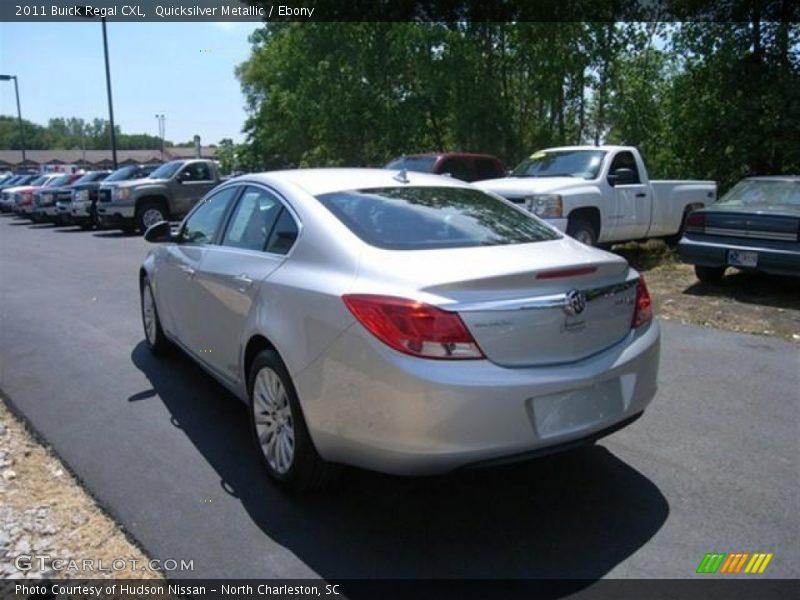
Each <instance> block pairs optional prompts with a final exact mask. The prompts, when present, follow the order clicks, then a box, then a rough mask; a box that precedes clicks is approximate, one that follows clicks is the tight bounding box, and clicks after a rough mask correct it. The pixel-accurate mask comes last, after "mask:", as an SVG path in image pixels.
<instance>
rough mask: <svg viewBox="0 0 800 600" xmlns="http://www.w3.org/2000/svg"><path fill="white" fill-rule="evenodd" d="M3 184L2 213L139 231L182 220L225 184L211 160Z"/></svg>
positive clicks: (0, 191)
mask: <svg viewBox="0 0 800 600" xmlns="http://www.w3.org/2000/svg"><path fill="white" fill-rule="evenodd" d="M7 180H8V181H7V185H3V184H2V183H1V182H0V194H1V195H0V210H2V211H4V212H14V213H17V214H18V215H20V216H23V217H26V218H29V219H31V220H32V221H34V222H52V223H57V224H75V225H79V226H80V227H82V228H85V229H90V228H92V227H98V228H99V227H118V228H120V229H122V230H124V231H131V232H132V231H134V230H137V229H138V230H139V231H141V232H142V233H143V232H144V231H145V229H147V227H148V226H150V225H152V224H153V223H156V222H158V221H161V220H167V219H178V218H180V217H182V216H183V215H185V214H186V213H187V212H188V211H189V209H191V207H192V206H194V204H195V203H196V202H197V201H198V200H200V198H202V197H203V195H205V194H206V192H208V191H209V190H210V189H211V188H213V187H214V186H216V185H217V184H218V183H219V182H220V177H219V173H218V170H217V165H216V163H215V162H214V161H212V160H205V159H192V160H175V161H171V162H168V163H165V164H163V165H145V166H138V165H136V166H125V167H122V168H120V169H117V170H116V171H113V172H111V171H89V172H86V173H82V174H65V173H52V174H46V175H39V176H34V175H24V176H23V175H19V176H15V177H10V178H7Z"/></svg>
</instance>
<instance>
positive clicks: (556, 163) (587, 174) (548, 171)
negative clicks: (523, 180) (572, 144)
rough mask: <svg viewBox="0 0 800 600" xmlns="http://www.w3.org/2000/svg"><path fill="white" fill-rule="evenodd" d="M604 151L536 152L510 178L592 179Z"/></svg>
mask: <svg viewBox="0 0 800 600" xmlns="http://www.w3.org/2000/svg"><path fill="white" fill-rule="evenodd" d="M605 155H606V153H605V150H555V151H550V152H537V153H536V154H534V155H533V156H531V157H530V158H526V159H525V160H523V161H522V162H521V163H520V164H519V165H517V167H516V168H515V169H514V170H513V171H511V176H512V177H581V178H583V179H594V178H595V177H597V173H598V171H600V165H602V164H603V157H604V156H605Z"/></svg>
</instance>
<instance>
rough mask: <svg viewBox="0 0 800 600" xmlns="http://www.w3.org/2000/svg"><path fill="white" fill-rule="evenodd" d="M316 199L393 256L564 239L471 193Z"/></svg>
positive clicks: (400, 191)
mask: <svg viewBox="0 0 800 600" xmlns="http://www.w3.org/2000/svg"><path fill="white" fill-rule="evenodd" d="M317 199H318V200H319V201H320V202H321V203H322V204H323V206H325V208H327V209H328V210H330V211H331V212H332V213H333V214H334V215H336V217H337V218H338V219H339V220H340V221H341V222H342V223H344V224H345V225H346V226H347V227H348V228H349V229H350V230H351V231H352V232H353V233H354V234H356V235H357V236H358V237H359V238H361V239H362V240H364V241H365V242H366V243H368V244H370V245H372V246H376V247H378V248H386V249H389V250H429V249H436V248H466V247H471V246H500V245H505V244H528V243H531V242H541V241H545V240H554V239H558V237H559V234H558V233H556V232H555V231H553V230H552V229H551V228H550V227H548V226H547V225H545V224H544V223H542V222H541V221H539V220H538V219H536V218H535V217H534V216H533V215H531V214H529V213H527V212H524V211H522V210H519V209H516V208H514V207H512V206H509V205H508V204H506V203H504V202H503V201H501V200H498V199H496V198H493V197H492V196H489V195H488V194H486V193H484V192H481V191H480V190H474V189H468V188H452V187H392V188H375V189H368V190H351V191H346V192H334V193H331V194H323V195H321V196H317Z"/></svg>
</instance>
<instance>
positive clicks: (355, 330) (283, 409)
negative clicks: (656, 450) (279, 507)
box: [142, 170, 660, 487]
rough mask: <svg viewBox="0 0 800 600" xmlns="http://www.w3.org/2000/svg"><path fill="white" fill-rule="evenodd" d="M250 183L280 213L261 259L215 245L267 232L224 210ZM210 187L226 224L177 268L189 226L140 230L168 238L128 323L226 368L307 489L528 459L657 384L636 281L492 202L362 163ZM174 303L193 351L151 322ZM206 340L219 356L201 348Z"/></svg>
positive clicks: (600, 428)
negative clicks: (287, 222)
mask: <svg viewBox="0 0 800 600" xmlns="http://www.w3.org/2000/svg"><path fill="white" fill-rule="evenodd" d="M235 186H240V187H241V188H242V190H240V191H237V190H234V189H229V188H231V187H235ZM261 186H263V188H262V187H261ZM252 189H256V190H257V189H261V190H262V191H261V192H260V193H262V194H270V195H273V196H274V197H275V200H274V201H275V202H278V203H279V204H283V205H284V210H286V211H287V212H288V214H290V215H291V217H292V220H293V221H294V222H295V229H294V233H293V234H291V235H289V237H288V238H287V237H285V239H284V242H283V243H282V245H280V246H277V247H280V248H281V249H282V251H281V256H279V257H276V256H275V255H274V254H275V253H274V252H273V253H271V252H270V250H269V249H270V247H271V245H272V244H273V242H272V241H270V240H268V239H265V240H264V241H263V243H262V242H260V241H256V242H248V244H255V245H251V246H250V247H249V248H250V249H249V250H248V251H247V252H245V253H244V254H245V256H243V250H242V247H241V246H238V247H237V242H235V241H234V242H226V240H229V239H230V238H234V239H235V238H236V237H237V235H238V236H242V237H243V236H245V235H246V232H248V231H253V232H256V233H257V232H258V231H261V232H263V231H265V230H268V231H269V230H271V231H273V234H269V235H274V231H275V226H272V228H271V229H270V227H269V226H267V227H266V228H265V227H263V226H261V227H250V225H249V223H250V222H252V221H253V219H255V220H256V224H258V223H260V220H262V219H267V221H268V222H269V219H270V218H271V217H268V216H264V215H266V214H267V212H266V211H267V210H272V209H271V208H270V209H267V208H265V209H263V211H265V212H264V215H262V214H261V213H259V212H258V211H256V210H255V209H253V208H250V207H246V208H245V209H243V208H242V203H243V202H248V200H247V198H248V197H249V196H248V194H252V193H254V192H251V191H250V190H252ZM226 193H227V194H228V195H230V196H231V197H232V198H233V199H231V200H228V201H227V202H230V203H231V205H232V206H233V208H230V207H227V208H225V209H224V210H223V209H220V208H218V209H217V212H218V213H219V214H220V215H224V214H231V215H232V216H230V217H225V218H223V217H222V216H221V217H219V218H220V225H219V226H215V227H217V228H216V229H213V231H214V232H215V233H214V235H213V237H212V238H209V240H208V241H204V242H203V244H202V245H203V247H204V249H203V252H204V255H203V256H202V257H201V258H199V259H196V258H191V260H192V261H195V262H193V263H191V264H189V263H187V264H186V265H183V264H177V265H176V263H175V261H176V260H180V256H181V252H183V253H185V255H186V256H191V257H196V256H200V255H195V254H194V253H195V252H196V250H195V249H194V248H186V249H183V250H181V246H183V245H192V244H193V242H192V239H193V238H192V234H191V231H189V234H186V235H187V236H188V237H185V238H183V239H182V238H181V235H182V234H180V233H179V234H178V236H177V238H174V237H173V236H172V235H171V234H169V233H168V228H167V227H166V224H164V226H163V227H162V229H163V230H164V232H162V233H163V236H162V238H161V239H156V238H157V236H156V235H154V234H150V235H148V236H147V237H148V238H149V239H150V240H151V241H167V242H169V243H168V244H166V245H165V246H163V247H161V248H159V249H157V251H156V252H155V253H154V254H151V257H150V258H148V261H149V264H148V262H146V263H145V269H144V271H143V275H142V277H143V279H142V281H143V285H142V290H143V292H142V293H143V300H142V303H143V304H142V305H143V314H144V315H145V330H146V332H147V336H148V343H149V344H150V345H151V347H152V346H156V347H158V345H159V342H161V341H163V339H162V338H169V339H171V340H172V341H177V342H178V343H179V345H181V346H182V347H184V349H187V350H188V351H189V353H190V354H192V355H193V356H194V358H195V359H196V360H197V361H198V362H199V363H200V364H204V365H205V366H207V368H208V370H209V372H210V373H212V374H215V375H217V377H218V378H220V379H221V380H223V382H224V383H225V381H224V380H225V379H226V378H227V377H225V376H223V377H220V375H221V373H222V370H224V369H227V370H228V377H230V378H231V379H230V380H229V381H228V382H227V383H228V385H229V387H230V388H231V389H232V390H234V391H235V392H237V394H238V395H239V396H240V397H241V398H242V400H245V401H246V402H248V404H249V406H250V409H251V410H250V416H251V420H252V428H253V434H254V440H255V442H256V446H257V447H258V448H259V449H260V451H261V453H262V456H263V458H264V461H265V465H266V467H267V471H268V472H269V474H270V475H271V476H272V477H273V478H274V479H275V480H277V481H279V482H281V483H285V484H287V485H290V486H294V487H303V486H306V485H307V484H309V483H311V482H312V480H319V474H320V473H322V472H323V471H324V469H325V467H326V466H327V465H329V464H331V463H343V464H349V465H355V466H358V467H364V468H368V469H374V470H378V471H384V472H389V473H395V474H408V475H418V474H432V473H441V472H446V471H450V470H453V469H458V468H464V467H471V466H482V465H489V464H493V463H498V462H505V461H510V460H520V459H526V458H531V457H534V456H537V455H541V454H544V453H549V452H553V451H557V450H561V449H566V448H569V447H572V446H574V445H576V444H582V443H588V442H591V441H593V440H596V439H598V438H600V437H603V436H604V435H607V434H609V433H611V432H613V431H616V430H618V429H620V428H621V427H624V426H626V425H628V424H629V423H631V422H632V421H634V420H635V419H636V418H637V417H639V416H640V415H641V414H642V412H643V411H644V410H645V408H646V407H647V405H648V404H649V402H650V401H651V399H652V398H653V396H654V394H655V392H656V379H657V371H658V362H659V335H660V334H659V327H658V324H657V322H655V321H654V319H653V317H652V307H651V302H650V296H649V294H648V291H647V288H646V286H645V283H644V280H643V279H642V278H641V276H640V275H639V274H638V273H637V272H636V271H634V270H633V269H631V268H630V267H629V266H628V264H627V263H626V262H625V261H624V260H623V259H622V258H620V257H618V256H615V255H613V254H610V253H607V252H604V251H601V250H598V249H595V248H590V247H587V246H585V245H582V244H580V243H578V242H575V241H574V240H572V239H571V238H569V237H567V236H564V235H562V234H561V233H560V232H558V231H557V230H555V229H554V228H552V227H550V226H549V225H547V224H545V223H544V222H542V221H540V220H539V219H537V218H536V217H535V216H533V215H531V214H530V213H529V212H527V211H524V210H522V209H520V208H518V207H516V206H515V205H513V204H511V203H510V202H507V201H505V200H503V199H501V198H499V197H496V196H493V195H491V194H488V193H486V192H483V191H480V190H478V189H476V188H473V187H472V186H470V185H468V184H461V183H458V182H455V181H453V180H449V179H445V178H441V177H436V176H430V175H421V174H413V175H410V176H409V175H407V174H405V173H402V172H401V173H399V174H398V173H393V172H391V171H369V170H346V171H342V170H319V171H310V170H307V171H289V172H283V173H280V172H279V173H270V174H263V175H257V176H245V177H244V178H239V179H235V180H232V181H231V182H229V183H227V184H225V185H224V186H221V187H220V188H217V190H215V193H214V194H212V198H211V200H212V201H213V200H214V197H217V198H221V197H223V195H224V194H226ZM251 203H252V202H251ZM197 210H200V209H197ZM241 210H248V211H252V212H251V215H254V216H251V217H250V218H249V220H248V219H247V218H243V219H241V220H240V219H239V216H238V215H239V212H240V211H241ZM209 211H210V208H209ZM281 214H282V215H283V214H284V213H281ZM192 219H193V217H192V215H189V217H188V218H187V220H186V221H185V223H184V231H185V230H186V229H187V228H188V229H189V230H191V226H190V225H187V223H188V224H190V223H191V222H192ZM203 223H205V225H204V227H206V230H208V231H211V230H212V229H210V226H209V224H208V218H207V217H205V220H204V221H203ZM298 232H299V233H298ZM148 233H150V232H148ZM265 235H266V234H265ZM256 237H257V236H256ZM194 239H195V241H196V238H194ZM254 239H255V238H254ZM286 240H288V241H286ZM226 243H228V244H229V245H230V247H228V248H226ZM259 244H262V245H261V246H259ZM251 249H252V250H254V251H253V252H251V251H250V250H251ZM159 252H161V254H159ZM259 256H263V258H259ZM161 264H164V265H172V266H173V267H175V266H176V270H175V271H174V273H173V274H170V275H167V273H166V272H164V273H160V272H159V270H160V269H161V267H160V265H161ZM166 268H168V267H164V269H166ZM169 268H172V267H169ZM187 269H190V270H192V273H193V275H192V281H193V282H194V284H193V285H195V286H196V288H192V289H188V288H187V287H186V282H185V281H184V280H183V279H182V278H183V276H182V275H180V273H186V272H188V271H187ZM223 273H228V274H229V275H230V278H231V284H230V285H226V284H225V283H224V281H225V278H224V277H223ZM173 282H174V283H173ZM234 282H236V283H234ZM173 285H178V286H180V287H181V288H182V291H181V292H180V293H179V294H177V295H176V294H172V295H171V299H170V293H169V290H167V291H165V288H167V287H170V286H173ZM190 287H191V286H190ZM153 289H155V290H156V291H155V293H153V292H152V290H153ZM235 290H238V292H237V291H235ZM245 290H246V291H245ZM187 294H189V295H191V298H193V300H192V302H193V304H191V305H190V304H187V302H188V298H189V297H190V296H189V295H187ZM204 294H205V295H206V296H207V300H204V299H203V298H202V296H203V295H204ZM187 310H191V311H193V313H192V314H195V315H196V319H197V321H203V324H202V325H201V326H199V329H198V328H196V327H193V328H192V331H191V332H190V333H187V334H186V335H187V336H189V335H191V336H192V340H194V345H196V346H198V347H200V346H201V345H202V346H203V347H205V348H211V352H199V351H197V350H196V349H193V348H192V347H191V345H190V343H186V341H185V340H182V339H180V338H181V334H180V332H179V331H178V332H176V331H175V328H174V327H173V325H172V324H171V323H170V322H169V321H168V319H170V318H172V317H170V316H169V315H171V314H174V315H176V317H175V318H179V315H180V314H181V313H180V312H177V311H187ZM206 313H207V314H206ZM147 315H149V320H148V316H147ZM154 319H159V321H158V322H157V323H156V324H155V325H154V324H153V323H154ZM156 325H157V327H156ZM203 329H205V330H206V331H207V332H208V333H204V332H203V331H202V330H203ZM159 336H162V337H161V338H160V337H159ZM212 341H214V342H215V343H216V345H213V344H212ZM223 342H224V344H225V345H226V346H227V347H229V348H231V350H230V351H229V353H228V354H229V355H226V356H219V355H218V356H214V353H216V352H217V351H218V349H219V350H222V348H221V346H222V345H223ZM231 342H234V343H231ZM212 346H213V347H212ZM234 348H235V351H234ZM214 361H217V365H218V366H216V367H215V364H214ZM234 373H235V376H234Z"/></svg>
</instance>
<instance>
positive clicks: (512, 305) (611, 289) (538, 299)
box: [441, 278, 639, 312]
mask: <svg viewBox="0 0 800 600" xmlns="http://www.w3.org/2000/svg"><path fill="white" fill-rule="evenodd" d="M638 281H639V279H638V278H636V279H629V280H628V281H624V282H622V283H612V284H611V285H604V286H601V287H596V288H588V289H584V290H579V291H581V292H583V294H584V296H586V302H592V301H593V300H599V299H601V298H609V297H610V296H614V295H616V294H619V293H621V292H625V291H627V290H629V289H630V288H632V287H634V286H635V285H636V283H637V282H638ZM567 293H569V292H564V293H561V294H552V295H549V296H533V297H527V298H512V299H511V300H492V301H488V302H467V303H464V304H454V305H443V306H442V307H441V308H444V309H446V310H452V311H457V312H492V311H502V310H507V311H508V310H541V309H546V308H560V307H562V306H566V305H567Z"/></svg>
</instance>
